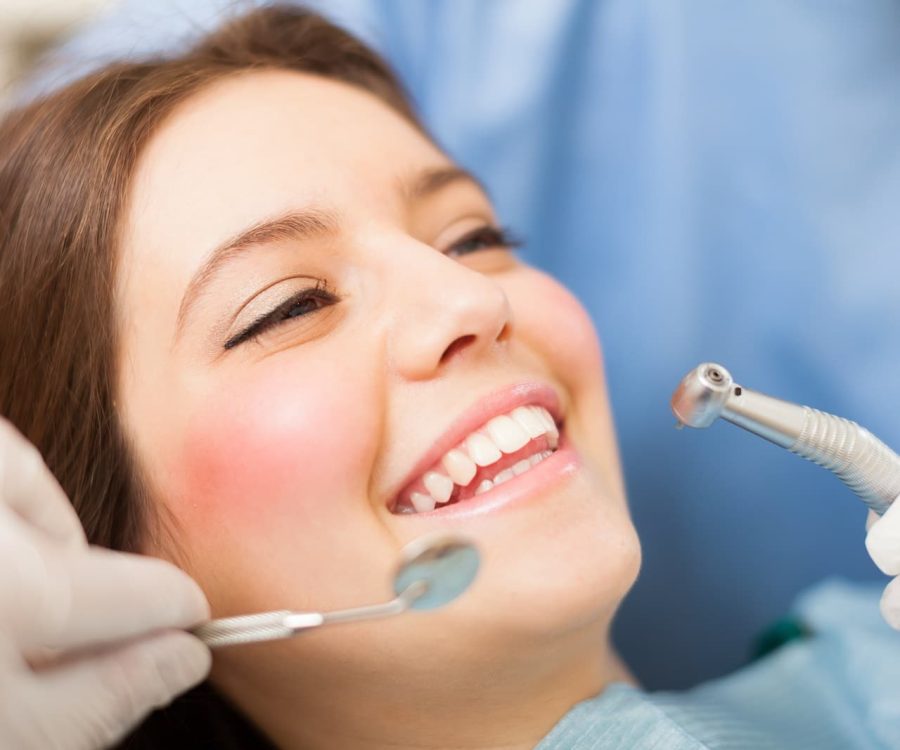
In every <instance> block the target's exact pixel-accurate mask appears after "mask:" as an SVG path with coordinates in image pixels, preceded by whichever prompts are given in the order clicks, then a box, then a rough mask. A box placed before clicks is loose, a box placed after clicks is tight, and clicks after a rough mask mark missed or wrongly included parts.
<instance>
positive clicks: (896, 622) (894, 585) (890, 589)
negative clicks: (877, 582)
mask: <svg viewBox="0 0 900 750" xmlns="http://www.w3.org/2000/svg"><path fill="white" fill-rule="evenodd" d="M881 614H882V616H883V617H884V619H885V620H886V621H887V624H888V625H890V626H891V627H892V628H894V629H895V630H900V577H898V578H895V579H894V580H893V581H891V582H890V583H889V584H888V585H887V586H886V587H885V589H884V593H883V594H882V595H881Z"/></svg>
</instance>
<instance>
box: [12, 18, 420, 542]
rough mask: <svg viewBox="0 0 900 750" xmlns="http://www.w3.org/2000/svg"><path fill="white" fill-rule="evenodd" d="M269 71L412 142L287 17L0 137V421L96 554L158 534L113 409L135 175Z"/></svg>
mask: <svg viewBox="0 0 900 750" xmlns="http://www.w3.org/2000/svg"><path fill="white" fill-rule="evenodd" d="M273 68H276V69H286V70H296V71H302V72H306V73H311V74H315V75H320V76H323V77H325V78H331V79H335V80H339V81H342V82H345V83H349V84H351V85H354V86H357V87H359V88H362V89H364V90H366V91H368V92H370V93H372V94H374V95H375V96H377V97H378V98H380V99H381V100H382V101H384V102H385V103H386V104H388V105H389V106H390V107H392V108H393V109H395V110H396V111H398V112H400V113H401V114H402V115H403V116H405V117H406V118H407V119H408V120H409V121H410V122H412V123H413V124H415V125H416V127H419V128H420V129H421V126H420V125H419V124H418V122H417V120H416V117H415V115H414V113H413V111H412V109H411V107H410V105H409V102H408V99H407V97H406V95H405V93H404V91H403V89H402V87H401V85H400V84H399V82H398V81H397V79H396V78H395V77H394V75H393V74H392V72H391V71H390V69H389V68H388V66H387V65H386V64H385V63H384V62H383V61H382V60H381V59H380V58H379V57H378V56H377V55H376V54H375V53H374V52H372V51H371V50H369V49H368V48H367V47H365V46H364V45H363V44H362V43H360V42H359V41H357V40H356V39H354V38H353V37H351V36H350V35H349V34H347V33H346V32H344V31H343V30H341V29H339V28H337V27H336V26H334V25H332V24H331V23H329V22H327V21H325V20H324V19H323V18H321V17H320V16H318V15H316V14H314V13H311V12H308V11H304V10H300V9H297V8H292V7H286V6H271V7H265V8H262V9H258V10H255V11H253V12H250V13H249V14H247V15H244V16H242V17H239V18H237V19H235V20H232V21H230V22H229V23H227V24H225V25H223V26H222V27H221V28H219V29H218V30H217V31H215V32H214V33H211V34H210V35H208V36H206V37H204V38H203V39H202V40H200V42H199V43H197V44H196V46H194V47H192V48H191V49H189V50H187V51H186V52H184V53H183V54H179V55H177V56H173V57H169V58H166V59H156V60H151V61H146V62H122V63H117V64H113V65H110V66H108V67H106V68H104V69H102V70H100V71H98V72H96V73H93V74H91V75H89V76H87V77H85V78H83V79H81V80H79V81H77V82H75V83H73V84H70V85H69V86H67V87H66V88H64V89H62V90H60V91H58V92H55V93H53V94H51V95H49V96H46V97H44V98H43V99H41V100H39V101H37V102H35V103H33V104H31V105H30V106H27V107H25V108H23V109H21V110H19V111H17V112H14V113H13V114H11V115H10V116H9V117H8V118H7V120H6V121H5V122H4V123H3V125H2V126H0V415H3V416H5V417H7V418H8V419H9V420H11V421H12V422H13V424H15V425H16V426H17V427H18V429H19V430H20V431H21V432H22V433H23V434H24V435H25V436H26V437H27V438H28V439H29V440H30V441H31V442H32V443H34V444H35V445H36V446H37V448H38V449H39V450H40V451H41V453H42V454H43V456H44V459H45V461H46V462H47V465H48V466H49V467H50V469H51V471H52V472H53V473H54V474H55V475H56V477H57V479H58V480H59V482H60V484H61V485H62V487H63V489H64V490H65V491H66V493H67V494H68V496H69V498H70V499H71V501H72V504H73V505H74V506H75V509H76V511H77V512H78V515H79V517H80V518H81V521H82V524H83V525H84V527H85V529H86V531H87V535H88V538H89V539H90V540H91V541H92V542H94V543H96V544H101V545H104V546H108V547H112V548H116V549H125V550H135V549H137V548H138V545H139V544H140V540H141V535H142V534H145V533H151V532H152V529H153V526H152V523H153V522H154V521H155V520H157V519H156V518H155V517H154V514H153V513H152V508H151V506H150V504H149V503H148V502H147V500H146V498H145V493H144V492H143V491H142V482H141V481H140V477H139V474H138V471H137V464H136V462H135V460H134V459H133V458H132V456H131V455H130V453H129V450H128V445H127V442H126V440H125V437H124V435H123V433H122V430H121V429H120V425H119V421H118V419H117V417H116V412H115V402H114V398H115V383H116V379H115V375H116V362H115V352H116V324H115V320H114V307H113V301H114V288H115V284H114V279H115V274H116V265H117V258H116V256H117V252H116V250H117V234H118V231H119V226H120V222H121V219H122V213H123V210H124V205H125V196H127V194H128V187H129V182H130V179H131V174H132V171H133V169H134V166H135V163H136V160H137V158H138V155H139V154H140V152H141V150H142V149H143V147H144V145H145V144H146V143H147V141H148V139H149V138H150V137H151V135H152V134H153V132H154V130H155V128H157V127H158V126H159V124H160V122H161V121H162V120H163V119H164V118H166V117H167V115H169V114H170V113H171V112H172V110H173V108H174V107H175V106H176V105H177V104H178V103H179V102H181V101H183V100H184V99H185V98H187V97H189V96H190V95H191V94H193V93H194V92H196V91H198V90H199V89H200V88H202V87H203V86H206V85H208V84H209V83H211V82H213V81H215V80H218V79H220V78H222V77H224V76H227V75H231V74H234V73H238V72H246V71H249V70H260V69H273Z"/></svg>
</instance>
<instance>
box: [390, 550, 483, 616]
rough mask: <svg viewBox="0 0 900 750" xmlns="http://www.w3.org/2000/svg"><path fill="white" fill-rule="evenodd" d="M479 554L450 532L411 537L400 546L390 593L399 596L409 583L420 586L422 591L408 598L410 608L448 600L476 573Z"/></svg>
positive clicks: (448, 601)
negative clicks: (400, 549) (399, 562)
mask: <svg viewBox="0 0 900 750" xmlns="http://www.w3.org/2000/svg"><path fill="white" fill-rule="evenodd" d="M478 564H479V555H478V550H477V549H475V547H474V546H473V545H472V544H471V543H469V542H466V541H463V540H462V539H459V538H458V537H454V536H450V535H438V536H426V537H419V538H418V539H414V540H413V541H412V542H410V543H409V544H407V545H406V547H404V548H403V561H402V562H401V564H400V567H399V568H398V569H397V573H396V575H395V576H394V592H395V593H396V594H397V596H402V595H403V592H404V591H406V590H408V589H409V588H410V587H411V586H415V585H423V584H424V591H423V593H422V594H420V595H418V596H416V597H415V599H412V600H411V601H410V603H409V606H410V607H411V608H412V609H418V610H428V609H437V608H438V607H443V606H444V605H445V604H449V603H450V602H452V601H453V600H454V599H455V598H456V597H457V596H459V595H460V594H461V593H462V592H463V591H465V590H466V589H467V588H469V584H471V583H472V581H474V580H475V575H476V573H478Z"/></svg>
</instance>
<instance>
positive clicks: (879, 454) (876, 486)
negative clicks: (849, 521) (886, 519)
mask: <svg viewBox="0 0 900 750" xmlns="http://www.w3.org/2000/svg"><path fill="white" fill-rule="evenodd" d="M672 411H673V412H674V413H675V416H676V417H677V418H678V421H679V422H680V424H679V425H678V426H679V427H681V426H682V425H687V426H688V427H709V425H711V424H712V423H713V422H715V421H716V419H717V418H718V417H721V418H722V419H724V420H726V421H728V422H731V423H732V424H736V425H737V426H738V427H743V428H744V429H745V430H747V431H748V432H752V433H753V434H754V435H759V436H760V437H763V438H765V439H766V440H769V441H771V442H773V443H775V445H780V446H781V447H782V448H787V449H788V450H789V451H791V452H792V453H796V454H797V455H798V456H802V457H803V458H806V459H808V460H810V461H812V462H814V463H817V464H819V466H824V467H825V468H826V469H829V470H831V471H833V472H834V473H835V474H837V476H838V477H839V478H840V479H841V480H842V481H843V482H844V484H846V485H847V486H848V487H849V488H850V489H851V490H853V491H854V492H855V493H856V494H857V495H859V497H860V498H862V501H863V502H864V503H865V504H866V505H868V506H869V508H871V509H872V510H873V511H875V512H876V513H877V514H879V515H881V514H883V513H884V512H885V511H886V510H887V509H888V508H889V507H890V505H891V503H892V502H893V501H894V500H895V499H896V498H897V497H898V496H900V456H898V455H897V454H896V453H894V451H892V450H891V449H890V448H888V447H887V446H886V445H885V444H884V443H882V442H881V441H880V440H879V439H878V438H876V437H875V436H874V435H873V434H872V433H871V432H869V431H868V430H867V429H865V428H863V427H860V426H859V425H858V424H856V422H851V421H850V420H849V419H843V418H842V417H836V416H834V415H833V414H827V413H826V412H822V411H819V410H817V409H812V408H810V407H809V406H800V405H799V404H792V403H790V402H788V401H782V400H781V399H777V398H773V397H772V396H766V395H765V394H763V393H758V392H756V391H752V390H750V389H749V388H744V387H743V386H740V385H737V384H736V383H735V382H734V380H733V379H732V377H731V373H729V372H728V370H726V369H725V368H724V367H722V365H719V364H715V363H714V362H705V363H704V364H702V365H700V366H699V367H697V368H696V369H694V370H692V371H691V372H689V373H688V374H687V375H686V376H685V377H684V379H683V380H682V381H681V383H680V384H679V386H678V388H677V389H676V390H675V393H674V394H673V395H672Z"/></svg>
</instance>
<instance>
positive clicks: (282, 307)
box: [225, 281, 340, 349]
mask: <svg viewBox="0 0 900 750" xmlns="http://www.w3.org/2000/svg"><path fill="white" fill-rule="evenodd" d="M339 301H340V299H339V298H338V297H337V295H335V294H334V293H332V292H330V291H329V290H328V289H327V288H326V286H325V283H324V282H322V281H319V282H317V283H316V285H315V286H314V287H309V288H307V289H302V290H301V291H299V292H297V293H296V294H294V295H292V296H291V297H288V298H287V299H286V300H285V301H284V302H282V303H280V304H279V305H277V306H276V307H275V308H274V309H272V310H270V311H269V312H267V313H263V314H262V315H261V316H259V317H258V318H257V319H256V320H254V321H253V322H252V323H251V324H250V325H249V326H247V327H246V328H245V329H244V330H242V331H241V332H240V333H237V334H235V335H234V336H232V337H231V338H230V339H228V341H226V342H225V349H233V348H234V347H236V346H238V345H239V344H242V343H244V342H245V341H251V340H253V339H257V338H259V336H261V335H262V334H263V333H266V332H267V331H270V330H272V329H274V328H276V327H278V326H280V325H284V324H285V323H288V322H289V321H292V320H294V319H296V318H302V317H305V316H307V315H310V314H312V313H315V312H317V311H318V310H321V309H322V308H323V307H328V306H329V305H333V304H334V303H335V302H339Z"/></svg>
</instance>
